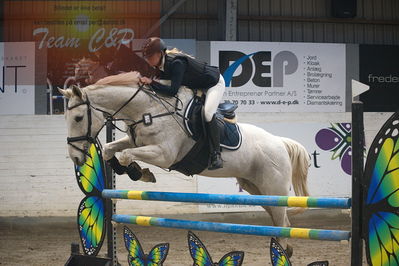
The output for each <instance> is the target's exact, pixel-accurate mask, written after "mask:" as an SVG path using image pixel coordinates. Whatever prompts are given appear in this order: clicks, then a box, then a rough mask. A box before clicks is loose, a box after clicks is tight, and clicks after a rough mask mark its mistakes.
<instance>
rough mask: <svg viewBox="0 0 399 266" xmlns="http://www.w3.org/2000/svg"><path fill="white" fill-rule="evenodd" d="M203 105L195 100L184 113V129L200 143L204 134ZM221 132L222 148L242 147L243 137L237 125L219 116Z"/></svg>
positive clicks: (234, 148)
mask: <svg viewBox="0 0 399 266" xmlns="http://www.w3.org/2000/svg"><path fill="white" fill-rule="evenodd" d="M201 109H202V103H201V101H199V100H198V99H197V98H193V99H192V100H191V101H190V103H189V104H188V106H187V109H186V111H185V112H184V117H185V119H184V127H185V128H186V130H187V132H188V133H189V134H190V135H191V137H192V138H193V139H194V140H196V141H198V140H199V139H200V138H201V136H203V135H204V133H203V126H202V117H201V112H202V111H201ZM217 119H218V125H219V132H220V146H221V147H222V148H225V149H228V150H237V149H238V148H240V146H241V142H242V135H241V132H240V128H239V126H238V125H237V124H235V123H234V124H233V123H230V122H228V121H226V120H225V119H224V118H223V116H222V115H220V114H217Z"/></svg>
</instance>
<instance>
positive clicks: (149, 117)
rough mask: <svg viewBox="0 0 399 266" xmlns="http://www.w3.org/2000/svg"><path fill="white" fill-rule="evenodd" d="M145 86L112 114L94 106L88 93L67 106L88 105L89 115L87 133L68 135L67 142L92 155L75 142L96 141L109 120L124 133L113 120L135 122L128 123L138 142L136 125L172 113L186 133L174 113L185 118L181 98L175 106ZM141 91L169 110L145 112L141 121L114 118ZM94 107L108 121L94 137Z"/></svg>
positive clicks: (147, 122) (150, 122) (142, 85)
mask: <svg viewBox="0 0 399 266" xmlns="http://www.w3.org/2000/svg"><path fill="white" fill-rule="evenodd" d="M143 87H144V84H141V85H140V86H139V88H138V89H137V91H136V92H135V93H134V94H133V95H132V96H131V97H130V98H129V99H128V100H127V101H126V102H125V103H123V104H122V105H121V106H120V107H119V108H118V109H117V110H116V111H115V112H114V113H113V114H111V113H109V112H107V111H105V110H102V109H100V108H97V107H95V106H93V105H92V104H91V103H90V101H89V98H88V95H87V94H86V97H87V99H86V101H84V102H81V103H78V104H76V105H73V106H71V107H68V108H67V109H68V110H72V109H74V108H76V107H78V106H81V105H87V117H88V128H87V133H86V135H83V136H78V137H67V143H68V145H71V146H72V147H73V148H75V149H77V150H79V151H80V152H82V153H83V154H85V155H88V156H89V157H90V154H89V153H88V152H87V151H86V150H83V149H81V148H79V147H77V146H76V145H74V144H73V142H77V141H88V142H89V143H94V142H95V140H96V139H97V137H98V134H99V133H100V131H101V130H102V129H103V127H104V126H105V125H106V124H107V122H109V121H111V124H112V126H113V127H114V128H116V129H118V130H119V131H121V132H124V133H127V131H124V130H122V129H120V128H119V127H117V126H116V124H114V123H112V122H113V121H130V122H133V123H132V124H130V125H128V127H129V130H130V132H131V135H132V138H133V141H134V142H136V141H135V136H136V134H135V127H136V126H137V125H139V124H141V123H143V124H144V125H151V124H152V119H153V118H159V117H164V116H168V115H171V116H172V117H173V118H174V119H175V121H176V122H177V124H178V125H179V126H180V128H182V130H183V131H184V132H185V133H186V131H185V130H184V128H183V127H182V125H180V123H179V122H178V121H177V120H176V118H175V117H174V115H175V114H176V115H178V116H180V117H181V118H183V120H184V119H185V117H184V115H182V114H180V113H179V112H178V111H181V110H182V109H183V103H182V102H181V100H180V99H179V98H178V97H175V98H176V103H175V105H174V106H173V105H172V104H171V103H170V102H168V101H166V100H164V99H162V98H161V97H159V96H158V95H157V94H156V93H155V92H154V91H153V90H152V92H153V93H150V92H148V91H146V90H144V89H143ZM140 91H143V92H144V93H146V94H147V95H148V96H150V97H153V98H155V99H157V100H159V102H160V103H161V104H162V105H163V106H164V107H165V109H166V110H167V112H165V113H161V114H158V115H154V116H152V115H151V114H150V113H145V114H143V119H141V120H139V121H134V120H132V119H126V118H122V119H115V118H114V117H115V115H117V114H118V113H119V112H120V111H121V110H122V109H123V108H125V107H126V106H127V105H128V104H129V103H130V102H131V101H132V100H133V99H134V98H135V97H136V96H137V94H138V93H139V92H140ZM164 102H166V103H167V104H168V105H169V106H172V107H173V108H174V111H169V110H168V108H167V107H166V105H165V103H164ZM179 103H181V104H182V108H179ZM92 108H93V109H94V110H97V111H100V112H101V113H103V114H104V116H105V118H106V121H105V122H104V123H103V125H102V126H101V128H100V129H99V130H98V131H97V132H96V134H95V136H94V137H92V136H91V135H92V134H91V131H92V130H91V123H92V114H91V109H92Z"/></svg>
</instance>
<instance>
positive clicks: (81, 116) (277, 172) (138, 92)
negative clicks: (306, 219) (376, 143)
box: [60, 72, 309, 242]
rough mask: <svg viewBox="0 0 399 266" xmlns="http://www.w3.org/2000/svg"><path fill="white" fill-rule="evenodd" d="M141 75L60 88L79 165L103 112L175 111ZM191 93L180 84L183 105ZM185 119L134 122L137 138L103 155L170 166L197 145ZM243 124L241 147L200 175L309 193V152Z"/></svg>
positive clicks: (129, 116) (279, 217) (281, 210)
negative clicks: (218, 166)
mask: <svg viewBox="0 0 399 266" xmlns="http://www.w3.org/2000/svg"><path fill="white" fill-rule="evenodd" d="M138 77H139V74H138V73H136V72H130V73H125V74H120V75H117V76H110V77H107V78H104V79H102V80H100V81H99V82H97V83H96V84H94V85H90V86H87V87H85V88H82V89H80V88H77V87H74V88H73V89H68V90H60V91H61V93H62V94H63V95H64V96H66V97H67V98H69V103H68V111H67V112H66V121H67V125H68V137H69V138H72V139H73V138H75V141H76V142H74V144H73V146H72V145H69V147H68V151H69V155H70V158H71V159H72V160H73V162H74V163H75V164H77V165H82V164H83V163H84V162H85V156H86V155H85V154H86V153H85V151H87V148H88V146H89V144H88V141H87V138H84V136H88V135H89V136H90V137H94V136H95V135H96V133H97V132H98V131H99V130H100V129H101V127H102V126H103V124H104V114H114V113H115V112H116V111H118V110H119V109H120V110H119V111H118V112H117V113H116V114H115V115H114V118H116V119H125V120H124V121H125V123H126V124H127V125H128V126H129V125H130V124H132V123H133V122H134V121H139V120H142V119H143V114H145V113H151V114H152V115H153V116H154V115H157V114H161V113H165V112H166V110H165V109H168V110H169V111H170V112H173V111H175V104H176V99H175V98H172V97H163V96H158V95H155V94H154V93H153V92H152V91H150V90H148V89H145V88H142V87H140V88H139V86H138ZM192 97H193V91H192V90H190V89H188V88H185V87H182V88H180V90H179V92H178V98H179V99H180V100H181V102H182V104H183V106H184V107H186V106H187V104H188V103H189V101H190V99H192ZM129 99H130V101H129ZM121 108H122V109H121ZM89 116H91V117H90V118H89ZM90 120H91V121H90ZM182 122H183V119H182V118H181V117H180V116H175V115H166V116H162V117H158V118H153V121H152V124H151V125H144V124H143V123H139V124H137V125H136V126H135V130H134V131H135V134H134V136H132V135H131V133H130V132H128V133H129V135H126V136H125V137H123V138H121V139H119V140H116V141H114V142H111V143H107V144H105V145H104V151H103V155H104V159H105V160H109V159H110V158H112V157H113V156H114V154H115V153H116V152H121V153H120V156H119V158H118V159H119V161H120V163H121V164H122V165H129V164H130V163H132V162H133V161H136V160H137V161H142V162H146V163H149V164H152V165H155V166H158V167H161V168H169V167H170V166H171V165H173V164H174V163H176V162H179V161H180V160H181V159H182V158H183V157H184V156H185V155H186V154H187V152H188V151H189V150H190V149H191V148H192V147H193V145H194V143H195V142H194V140H193V139H191V138H190V137H189V136H188V135H187V132H184V131H183V130H182V128H181V127H180V126H179V125H178V124H177V123H182ZM238 125H239V128H240V131H241V133H242V145H241V147H240V148H239V149H238V150H235V151H229V150H224V151H223V152H222V158H223V161H224V164H223V165H224V166H223V168H221V169H217V170H212V171H209V170H207V169H206V170H204V171H203V172H201V173H200V174H199V175H203V176H209V177H236V178H237V181H238V183H239V184H240V186H241V187H242V188H243V189H245V190H246V191H248V192H249V193H250V194H254V195H282V196H287V195H288V193H289V189H290V186H291V184H292V185H293V188H294V191H295V194H296V195H297V196H307V195H308V188H307V173H308V167H309V155H308V153H307V151H306V150H305V148H304V147H303V146H302V145H301V144H299V143H298V142H296V141H294V140H291V139H288V138H283V137H278V136H274V135H272V134H270V133H268V132H266V131H265V130H263V129H261V128H259V127H256V126H254V125H250V124H241V123H239V124H238ZM82 136H83V138H82ZM263 208H264V209H265V210H266V211H267V212H268V213H269V214H270V215H271V217H272V221H273V223H274V225H275V226H289V225H290V223H289V220H288V217H287V213H286V207H270V206H264V207H263ZM283 241H284V242H285V240H283Z"/></svg>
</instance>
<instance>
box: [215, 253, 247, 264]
mask: <svg viewBox="0 0 399 266" xmlns="http://www.w3.org/2000/svg"><path fill="white" fill-rule="evenodd" d="M243 260H244V252H242V251H232V252H229V253H227V254H226V255H224V256H223V257H222V258H221V259H220V261H219V263H218V264H217V265H226V266H227V265H228V266H230V265H231V266H233V265H241V264H242V262H243Z"/></svg>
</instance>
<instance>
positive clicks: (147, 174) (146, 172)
mask: <svg viewBox="0 0 399 266" xmlns="http://www.w3.org/2000/svg"><path fill="white" fill-rule="evenodd" d="M141 173H142V174H143V175H142V176H141V178H140V181H143V182H150V183H156V182H157V180H156V179H155V176H154V174H153V173H151V171H150V169H148V168H144V169H142V170H141Z"/></svg>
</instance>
